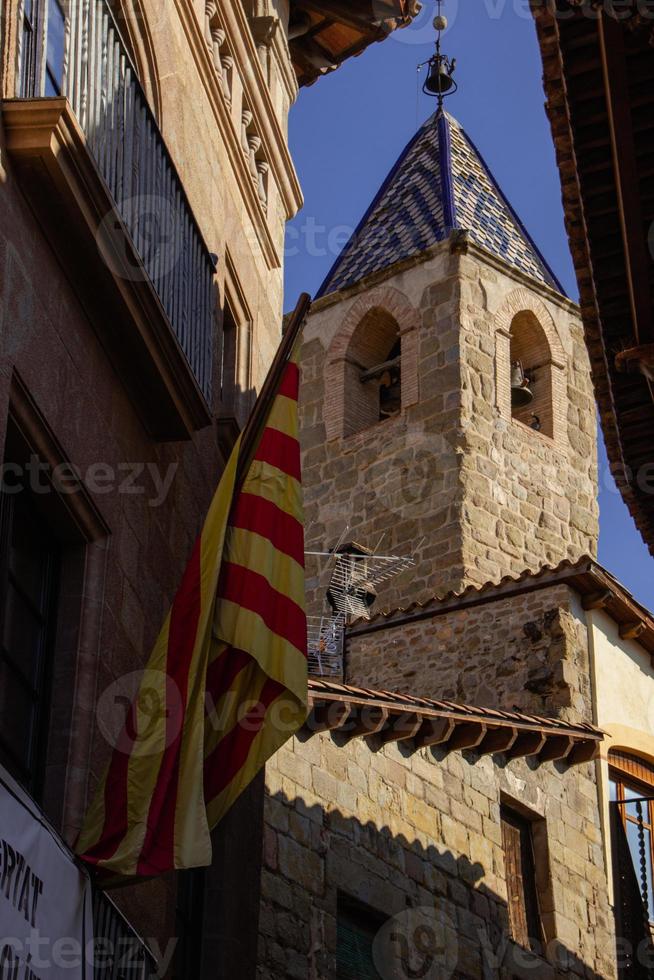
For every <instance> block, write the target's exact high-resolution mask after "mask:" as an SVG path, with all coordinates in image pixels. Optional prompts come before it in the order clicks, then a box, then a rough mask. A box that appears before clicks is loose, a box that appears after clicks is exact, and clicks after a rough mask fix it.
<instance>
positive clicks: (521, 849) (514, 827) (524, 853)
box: [501, 807, 542, 949]
mask: <svg viewBox="0 0 654 980" xmlns="http://www.w3.org/2000/svg"><path fill="white" fill-rule="evenodd" d="M501 822H502V844H503V847H504V865H505V869H506V888H507V896H508V903H509V927H510V929H511V936H512V938H513V939H514V941H515V942H516V943H518V944H519V945H520V946H523V947H524V948H525V949H530V948H531V946H532V943H533V941H534V940H538V939H540V938H541V932H542V929H541V924H540V916H539V914H538V893H537V891H536V874H535V867H534V855H533V845H532V839H531V826H530V824H529V821H527V820H525V818H524V817H521V816H520V815H519V814H517V813H514V811H513V810H510V809H509V808H508V807H502V810H501Z"/></svg>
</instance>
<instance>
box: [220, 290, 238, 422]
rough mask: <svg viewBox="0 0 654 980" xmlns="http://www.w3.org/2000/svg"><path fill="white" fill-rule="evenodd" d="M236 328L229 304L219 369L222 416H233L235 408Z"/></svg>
mask: <svg viewBox="0 0 654 980" xmlns="http://www.w3.org/2000/svg"><path fill="white" fill-rule="evenodd" d="M237 343H238V326H237V323H236V318H235V316H234V314H233V312H232V309H231V307H230V305H229V303H225V309H224V312H223V349H222V363H221V369H220V401H221V403H222V408H223V412H224V414H226V415H227V414H231V415H233V414H234V412H235V408H236V353H237Z"/></svg>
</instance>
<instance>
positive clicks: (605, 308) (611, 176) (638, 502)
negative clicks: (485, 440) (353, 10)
mask: <svg viewBox="0 0 654 980" xmlns="http://www.w3.org/2000/svg"><path fill="white" fill-rule="evenodd" d="M641 8H642V5H640V4H639V3H637V2H636V0H633V2H631V0H624V2H621V3H620V4H616V5H615V6H611V5H606V4H602V5H601V7H600V4H598V3H596V2H594V0H593V2H588V0H580V2H577V3H573V2H569V0H556V4H553V3H552V2H551V0H547V2H546V0H532V10H533V13H534V17H535V20H536V25H537V32H538V38H539V43H540V49H541V55H542V61H543V77H544V86H545V92H546V96H547V103H546V109H547V113H548V116H549V119H550V124H551V128H552V135H553V138H554V143H555V147H556V156H557V162H558V167H559V173H560V178H561V185H562V194H563V205H564V211H565V219H566V226H567V232H568V237H569V241H570V247H571V250H572V256H573V260H574V265H575V271H576V275H577V281H578V285H579V291H580V303H581V312H582V317H583V322H584V328H585V334H586V341H587V345H588V350H589V352H590V358H591V365H592V372H593V381H594V385H595V393H596V397H597V402H598V407H599V414H600V419H601V424H602V429H603V433H604V439H605V442H606V448H607V452H608V457H609V462H610V466H611V472H612V474H613V476H614V477H615V479H616V482H617V485H618V487H619V488H620V490H621V492H622V495H623V497H624V500H625V502H626V504H627V506H628V508H629V510H630V512H631V514H632V516H633V518H634V520H635V522H636V525H637V527H638V528H639V530H640V532H641V534H642V536H643V538H644V540H645V541H646V543H647V544H648V546H649V548H650V550H651V551H652V553H654V466H653V465H652V464H653V463H654V400H653V390H654V389H653V387H652V379H653V378H654V317H653V314H652V302H653V299H654V225H653V222H654V181H653V180H652V178H653V177H654V48H653V47H652V42H653V40H654V27H653V23H652V17H651V6H650V7H649V8H648V9H647V10H645V14H643V9H644V8H642V9H641ZM611 11H612V13H611ZM639 11H640V12H639Z"/></svg>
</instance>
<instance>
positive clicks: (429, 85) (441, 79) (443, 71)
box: [424, 55, 454, 95]
mask: <svg viewBox="0 0 654 980" xmlns="http://www.w3.org/2000/svg"><path fill="white" fill-rule="evenodd" d="M451 71H452V68H450V66H449V65H448V62H447V60H446V59H445V58H444V57H443V56H442V55H441V56H438V55H437V56H436V57H434V58H432V59H431V61H430V62H429V74H428V75H427V78H426V80H425V84H424V90H425V92H430V93H431V94H432V95H444V94H445V92H449V90H450V89H451V88H452V86H453V85H454V79H453V78H452V75H451Z"/></svg>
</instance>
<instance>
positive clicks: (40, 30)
mask: <svg viewBox="0 0 654 980" xmlns="http://www.w3.org/2000/svg"><path fill="white" fill-rule="evenodd" d="M44 28H45V29H44ZM65 45H66V15H65V14H64V11H63V8H62V6H61V4H60V3H59V0H24V5H23V28H22V35H21V74H20V95H21V98H23V99H31V98H34V97H35V96H40V95H47V96H56V95H61V91H62V86H63V80H64V60H65Z"/></svg>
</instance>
